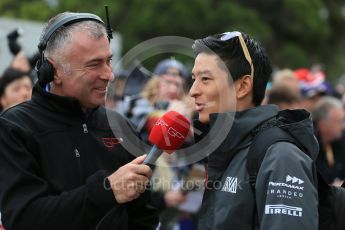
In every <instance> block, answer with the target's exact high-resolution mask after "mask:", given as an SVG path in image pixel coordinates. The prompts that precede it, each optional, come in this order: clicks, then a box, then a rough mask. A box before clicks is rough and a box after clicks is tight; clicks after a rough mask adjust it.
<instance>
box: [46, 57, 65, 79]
mask: <svg viewBox="0 0 345 230" xmlns="http://www.w3.org/2000/svg"><path fill="white" fill-rule="evenodd" d="M48 61H49V63H50V64H51V65H52V66H53V71H54V73H53V74H54V79H53V82H54V84H56V85H60V84H61V83H62V80H61V78H62V76H63V70H62V68H59V66H58V63H57V62H55V61H53V60H52V59H48Z"/></svg>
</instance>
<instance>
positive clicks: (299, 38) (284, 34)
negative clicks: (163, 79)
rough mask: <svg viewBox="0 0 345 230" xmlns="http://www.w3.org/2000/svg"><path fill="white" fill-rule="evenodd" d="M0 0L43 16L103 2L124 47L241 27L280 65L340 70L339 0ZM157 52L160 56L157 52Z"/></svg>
mask: <svg viewBox="0 0 345 230" xmlns="http://www.w3.org/2000/svg"><path fill="white" fill-rule="evenodd" d="M51 1H52V0H46V1H44V0H36V1H34V0H20V1H19V0H1V2H0V14H1V15H3V16H6V17H15V18H24V19H31V20H41V21H46V20H47V19H48V18H50V17H51V16H53V15H55V14H56V13H58V12H62V11H77V12H92V13H96V14H98V15H101V16H103V18H104V4H108V5H109V9H110V13H111V14H110V18H111V21H112V25H113V28H114V29H115V30H116V31H119V32H120V33H121V34H122V36H123V38H124V39H123V41H124V49H123V51H124V52H126V51H128V50H129V49H131V48H132V47H134V46H135V45H136V44H138V43H140V42H141V41H144V40H147V39H150V38H154V37H157V36H163V35H175V36H184V37H189V38H192V39H196V38H200V37H204V36H206V35H209V34H214V33H219V32H223V31H231V30H240V31H244V32H246V33H248V34H250V35H252V36H254V37H255V38H257V39H258V40H260V41H261V42H262V43H263V44H264V46H265V47H266V48H267V51H268V54H269V56H270V57H271V59H272V63H273V64H274V65H275V66H277V67H281V68H286V67H291V68H298V67H308V66H310V65H312V64H313V63H322V64H324V65H325V68H326V72H327V73H329V74H328V75H330V76H331V77H333V78H336V77H338V76H340V75H341V74H343V73H344V72H345V52H341V50H344V47H345V29H344V28H345V2H343V1H341V0H303V1H301V0H260V1H258V0H228V1H226V0H188V1H186V0H145V1H144V0H116V1H108V2H105V1H100V0H94V1H85V0H84V1H82V0H56V1H57V3H58V4H57V6H56V7H52V6H51V4H49V2H51ZM160 58H161V57H160Z"/></svg>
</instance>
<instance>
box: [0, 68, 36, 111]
mask: <svg viewBox="0 0 345 230" xmlns="http://www.w3.org/2000/svg"><path fill="white" fill-rule="evenodd" d="M31 91H32V82H31V79H30V77H29V75H28V74H27V73H26V72H22V71H21V70H17V69H14V68H8V69H6V70H5V72H4V74H3V76H2V77H1V78H0V111H1V110H6V109H8V108H10V107H12V106H15V105H17V104H19V103H21V102H24V101H27V100H30V99H31Z"/></svg>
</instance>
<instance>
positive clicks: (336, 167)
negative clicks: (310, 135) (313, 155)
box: [312, 96, 345, 183]
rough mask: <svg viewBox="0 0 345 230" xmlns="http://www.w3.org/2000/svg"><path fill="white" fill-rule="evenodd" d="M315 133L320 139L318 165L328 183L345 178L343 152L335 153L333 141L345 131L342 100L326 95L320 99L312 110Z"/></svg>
mask: <svg viewBox="0 0 345 230" xmlns="http://www.w3.org/2000/svg"><path fill="white" fill-rule="evenodd" d="M312 114H313V121H314V130H315V135H316V137H317V138H318V141H319V155H318V158H317V167H318V168H319V170H320V171H321V173H322V175H323V176H324V178H325V179H326V181H327V182H328V183H333V181H334V180H335V179H336V178H344V176H345V175H344V172H345V167H344V161H343V158H344V157H343V156H342V155H343V154H344V153H343V152H341V153H340V154H337V155H335V151H334V149H333V147H332V142H333V141H336V140H339V139H340V138H341V137H342V133H343V130H344V129H343V122H344V116H345V115H344V110H343V105H342V103H341V101H340V100H338V99H336V98H333V97H329V96H325V97H323V98H321V99H320V101H318V103H317V104H316V105H315V108H314V110H313V112H312Z"/></svg>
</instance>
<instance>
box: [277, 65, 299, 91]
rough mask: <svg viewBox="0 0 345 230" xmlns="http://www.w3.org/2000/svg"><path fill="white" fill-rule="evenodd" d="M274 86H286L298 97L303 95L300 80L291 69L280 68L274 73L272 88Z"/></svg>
mask: <svg viewBox="0 0 345 230" xmlns="http://www.w3.org/2000/svg"><path fill="white" fill-rule="evenodd" d="M274 87H286V88H288V89H289V90H290V91H292V93H293V94H295V95H296V96H297V97H299V96H300V95H301V88H300V83H299V80H298V78H297V77H296V75H295V73H294V72H293V71H292V70H291V69H283V70H279V71H277V72H276V73H275V74H274V75H273V82H272V88H274Z"/></svg>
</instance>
